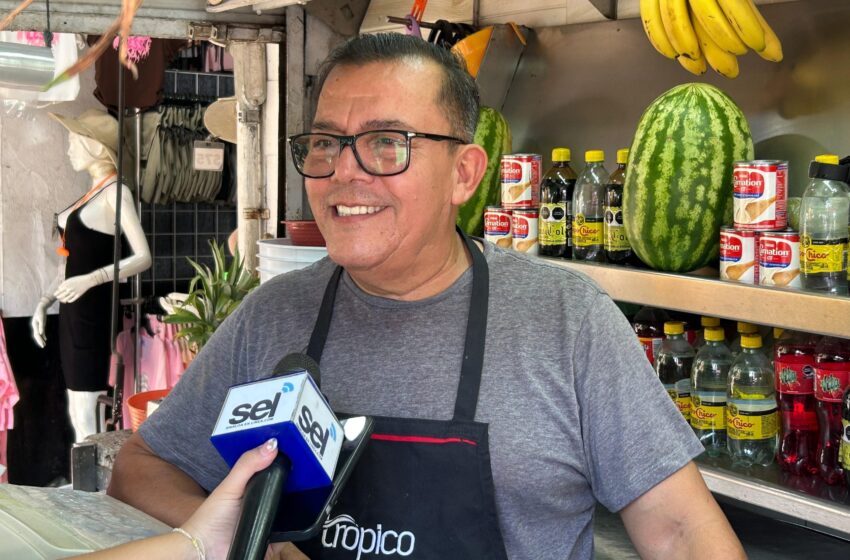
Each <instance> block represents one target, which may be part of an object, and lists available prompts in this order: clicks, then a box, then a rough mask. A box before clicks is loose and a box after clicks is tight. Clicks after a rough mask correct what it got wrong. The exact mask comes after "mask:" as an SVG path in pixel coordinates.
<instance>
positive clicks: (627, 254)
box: [604, 148, 639, 265]
mask: <svg viewBox="0 0 850 560" xmlns="http://www.w3.org/2000/svg"><path fill="white" fill-rule="evenodd" d="M628 160H629V149H628V148H623V149H621V150H617V169H615V170H614V172H613V173H611V176H610V177H609V178H608V185H607V186H606V187H605V228H604V233H605V258H606V259H607V260H608V262H609V263H612V264H621V265H637V264H638V263H639V261H638V258H637V257H636V256H635V253H634V251H633V250H632V246H631V244H630V243H629V238H628V236H627V235H626V227H625V226H624V225H623V183H625V182H626V163H627V162H628Z"/></svg>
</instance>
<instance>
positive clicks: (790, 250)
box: [758, 231, 802, 288]
mask: <svg viewBox="0 0 850 560" xmlns="http://www.w3.org/2000/svg"><path fill="white" fill-rule="evenodd" d="M758 257H759V270H758V274H759V284H761V285H762V286H783V287H788V288H801V287H802V283H801V281H800V234H799V233H797V232H796V231H771V232H765V233H762V234H761V235H759V241H758Z"/></svg>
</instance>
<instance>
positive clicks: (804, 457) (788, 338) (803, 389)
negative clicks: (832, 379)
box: [773, 330, 818, 475]
mask: <svg viewBox="0 0 850 560" xmlns="http://www.w3.org/2000/svg"><path fill="white" fill-rule="evenodd" d="M817 344H818V336H817V335H813V334H809V333H803V332H796V331H790V330H786V331H784V332H783V333H782V335H781V336H779V337H778V339H777V340H776V345H775V346H774V351H773V357H774V362H773V370H774V372H775V383H774V384H775V386H776V392H777V395H778V396H777V400H778V402H779V423H780V426H781V431H780V436H779V451H778V452H777V454H776V459H777V461H778V462H779V466H780V467H782V469H783V470H786V471H788V472H790V473H792V474H795V475H804V474H815V473H816V472H817V463H816V461H815V454H816V453H817V448H818V417H817V413H816V411H815V408H816V407H815V385H814V383H815V349H816V347H817Z"/></svg>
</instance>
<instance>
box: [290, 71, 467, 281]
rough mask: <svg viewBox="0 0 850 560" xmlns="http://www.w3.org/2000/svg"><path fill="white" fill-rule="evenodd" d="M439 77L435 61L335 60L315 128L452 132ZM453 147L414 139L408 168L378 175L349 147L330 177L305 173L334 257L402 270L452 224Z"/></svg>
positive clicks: (349, 265)
mask: <svg viewBox="0 0 850 560" xmlns="http://www.w3.org/2000/svg"><path fill="white" fill-rule="evenodd" d="M441 84H442V74H441V71H440V69H439V67H438V66H436V65H435V64H433V63H430V62H419V61H405V62H393V63H378V62H376V63H370V64H367V65H364V66H339V67H336V68H335V69H334V70H332V71H331V73H330V75H329V76H328V78H327V80H326V81H325V85H324V87H323V89H322V92H321V95H320V96H319V103H318V107H317V110H316V118H315V119H314V123H313V127H312V131H313V132H328V133H331V134H345V135H349V134H357V133H360V132H365V131H369V130H376V129H397V130H406V131H413V132H428V133H432V134H443V135H452V129H451V127H450V125H449V121H448V119H447V117H446V115H445V110H444V109H442V108H441V107H440V106H438V104H437V95H438V92H439V88H440V86H441ZM451 148H452V144H451V143H450V142H435V141H431V140H426V139H421V138H417V139H413V141H412V143H411V149H410V166H409V168H408V169H407V171H405V172H404V173H402V174H400V175H395V176H391V177H375V176H372V175H369V174H368V173H366V172H365V171H364V170H363V169H362V168H361V167H360V165H359V164H358V163H357V160H356V159H355V157H354V154H353V152H352V150H351V147H346V148H345V149H344V150H343V151H342V154H341V155H340V157H339V161H338V163H337V167H336V171H335V173H334V174H333V175H332V176H331V177H328V178H326V179H306V189H307V196H308V198H309V200H310V206H311V208H312V210H313V215H314V216H315V218H316V221H317V222H318V225H319V229H321V231H322V235H324V237H325V240H326V241H327V246H328V253H329V254H330V256H331V258H332V259H333V260H334V261H335V262H336V263H338V264H340V265H342V266H343V267H345V268H346V269H348V270H349V271H359V270H369V269H371V270H374V269H375V268H376V267H379V266H381V265H386V269H387V270H399V269H403V268H404V266H406V265H408V264H412V263H413V262H414V261H416V259H417V257H418V256H419V255H420V253H421V252H422V250H423V249H425V248H428V247H429V246H431V245H433V244H434V243H435V236H434V233H435V232H445V231H446V228H449V231H451V229H450V228H452V226H453V222H454V214H453V209H452V205H451V201H452V187H453V185H452V183H453V165H454V155H455V151H454V150H452V149H451ZM437 239H439V240H440V243H445V242H446V239H450V238H449V237H447V236H446V235H445V234H443V235H442V236H437ZM426 253H427V251H426ZM434 253H435V254H439V253H440V251H435V252H434Z"/></svg>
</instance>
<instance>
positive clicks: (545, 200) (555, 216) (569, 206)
mask: <svg viewBox="0 0 850 560" xmlns="http://www.w3.org/2000/svg"><path fill="white" fill-rule="evenodd" d="M576 178H577V177H576V172H575V171H574V170H573V168H572V167H570V149H569V148H555V149H554V150H552V167H551V168H550V169H549V171H547V172H546V175H544V176H543V181H542V182H541V185H540V214H539V219H538V221H537V223H538V228H539V230H538V237H539V244H540V252H539V254H540V255H542V256H544V257H558V258H564V259H569V258H572V255H573V190H574V189H575V185H576Z"/></svg>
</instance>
